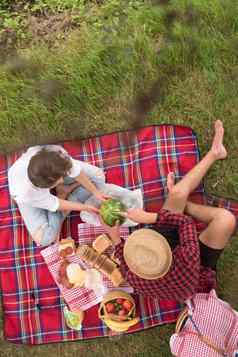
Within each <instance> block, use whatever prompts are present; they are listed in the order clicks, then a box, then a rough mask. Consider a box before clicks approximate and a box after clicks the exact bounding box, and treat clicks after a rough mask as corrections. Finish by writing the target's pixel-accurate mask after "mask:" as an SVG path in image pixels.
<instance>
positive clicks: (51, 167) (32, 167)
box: [27, 149, 72, 188]
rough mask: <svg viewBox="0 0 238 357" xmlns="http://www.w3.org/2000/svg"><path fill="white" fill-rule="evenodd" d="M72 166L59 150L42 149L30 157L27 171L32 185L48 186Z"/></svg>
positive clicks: (65, 173) (66, 172)
mask: <svg viewBox="0 0 238 357" xmlns="http://www.w3.org/2000/svg"><path fill="white" fill-rule="evenodd" d="M71 168H72V163H71V160H70V158H69V157H67V156H65V155H64V154H63V153H62V152H61V151H49V150H47V149H42V150H40V151H39V152H37V153H36V154H35V155H34V156H32V158H31V159H30V162H29V165H28V168H27V173H28V177H29V179H30V181H31V182H32V183H33V185H34V186H36V187H40V188H50V187H52V186H53V185H54V184H55V183H56V181H57V180H59V179H60V178H61V177H65V176H67V174H68V172H69V170H70V169H71Z"/></svg>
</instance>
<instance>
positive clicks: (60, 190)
mask: <svg viewBox="0 0 238 357" xmlns="http://www.w3.org/2000/svg"><path fill="white" fill-rule="evenodd" d="M79 186H80V184H79V183H78V182H73V183H71V184H70V185H65V184H63V183H61V184H59V185H57V186H56V187H55V190H56V194H57V197H58V198H60V199H62V200H66V199H67V197H68V196H69V195H70V193H71V192H73V191H74V190H75V189H76V188H77V187H79Z"/></svg>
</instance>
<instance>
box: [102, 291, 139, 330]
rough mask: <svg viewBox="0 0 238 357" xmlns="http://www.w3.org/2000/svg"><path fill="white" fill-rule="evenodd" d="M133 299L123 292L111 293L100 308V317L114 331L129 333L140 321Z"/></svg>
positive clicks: (105, 297)
mask: <svg viewBox="0 0 238 357" xmlns="http://www.w3.org/2000/svg"><path fill="white" fill-rule="evenodd" d="M135 315H136V306H135V301H134V299H133V297H132V296H131V295H130V294H128V293H126V292H125V291H122V290H113V291H109V292H108V293H107V294H106V295H105V296H104V297H103V300H102V302H101V304H100V307H99V317H100V318H101V319H102V320H103V321H104V322H105V324H106V325H107V326H108V327H109V328H110V329H111V330H113V331H118V332H119V331H120V332H122V331H127V330H128V328H129V327H130V326H133V325H135V324H136V323H137V322H138V321H139V319H138V318H137V317H136V316H135Z"/></svg>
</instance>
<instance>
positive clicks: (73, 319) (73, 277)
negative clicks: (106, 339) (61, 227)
mask: <svg viewBox="0 0 238 357" xmlns="http://www.w3.org/2000/svg"><path fill="white" fill-rule="evenodd" d="M112 245H113V244H112V241H111V240H110V238H109V237H108V236H107V235H106V234H101V235H99V236H98V237H97V238H96V239H95V240H94V241H93V243H92V246H93V247H90V246H88V245H86V244H84V245H80V246H79V247H78V248H77V249H76V247H75V243H74V241H73V239H71V238H67V239H64V240H62V241H61V242H59V247H58V253H59V257H60V260H61V261H60V266H59V271H58V282H59V283H60V284H62V285H63V286H64V287H65V288H66V289H72V288H76V287H84V288H85V287H87V284H86V280H87V274H88V273H87V272H90V271H93V269H89V270H84V269H82V268H81V267H80V265H79V264H78V263H73V262H70V261H69V260H68V258H69V257H71V256H73V255H75V254H76V255H77V256H78V257H80V258H81V259H82V260H83V261H84V262H85V263H86V264H88V265H89V266H91V267H92V268H94V269H96V270H97V271H99V272H102V273H104V274H105V275H106V276H107V277H108V278H109V279H110V280H111V281H112V283H113V285H114V286H116V287H117V286H119V285H120V284H121V283H122V282H124V278H123V276H122V274H121V272H120V270H119V268H118V262H115V261H113V260H112V259H110V258H109V257H108V256H107V255H105V254H102V253H103V252H104V251H105V250H106V249H107V248H109V247H110V246H112ZM94 248H95V249H94ZM96 270H95V271H96ZM90 288H91V287H90ZM99 311H100V313H99V314H100V316H101V318H102V320H103V321H104V322H105V324H106V325H107V326H108V327H109V328H110V329H111V330H113V331H117V332H122V331H126V330H128V328H129V327H130V326H133V325H134V324H136V323H137V322H138V319H137V318H135V303H134V300H133V298H132V297H131V296H130V295H129V294H127V293H125V292H124V291H120V290H118V291H112V292H109V293H107V294H106V295H105V296H104V298H103V302H102V304H101V306H100V309H99ZM64 316H65V320H66V324H67V326H68V327H70V328H72V329H74V330H79V329H81V323H82V320H83V312H82V311H81V310H79V311H77V312H75V311H71V310H69V309H68V308H67V307H65V309H64Z"/></svg>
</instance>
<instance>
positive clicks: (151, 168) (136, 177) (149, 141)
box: [0, 125, 238, 344]
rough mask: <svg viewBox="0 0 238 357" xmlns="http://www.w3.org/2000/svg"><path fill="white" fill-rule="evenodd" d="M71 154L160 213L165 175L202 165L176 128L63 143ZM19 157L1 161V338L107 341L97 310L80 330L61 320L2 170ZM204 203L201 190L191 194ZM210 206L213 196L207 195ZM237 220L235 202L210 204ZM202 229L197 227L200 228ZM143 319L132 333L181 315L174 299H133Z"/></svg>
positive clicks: (186, 131) (193, 145) (185, 133)
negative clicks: (138, 192)
mask: <svg viewBox="0 0 238 357" xmlns="http://www.w3.org/2000/svg"><path fill="white" fill-rule="evenodd" d="M63 146H64V147H65V149H66V150H67V151H68V152H69V154H70V155H72V157H74V158H76V159H79V160H85V161H87V162H89V163H92V164H94V165H97V166H99V167H101V168H103V169H104V170H105V172H106V178H107V182H109V183H114V184H117V185H120V186H124V187H127V188H129V189H136V188H141V189H142V191H143V196H144V203H145V208H146V209H147V210H151V211H152V210H159V208H160V207H161V205H162V203H163V201H164V197H165V196H166V193H167V192H166V176H167V174H168V172H169V171H174V172H175V174H176V177H177V178H178V179H180V178H182V177H183V176H184V175H185V174H186V173H187V172H188V171H189V170H190V169H191V168H192V167H193V166H194V165H195V164H196V163H197V161H198V160H199V151H198V147H197V141H196V135H195V134H194V132H193V131H192V129H191V128H188V127H182V126H173V125H160V126H149V127H145V128H141V129H138V130H136V131H124V132H119V133H113V134H108V135H103V136H99V137H94V138H90V139H87V140H83V141H81V142H65V143H63ZM20 154H21V152H18V153H14V154H12V155H9V156H4V155H2V156H0V195H1V200H0V236H1V237H0V287H1V295H2V307H3V311H4V335H5V338H6V339H8V340H9V341H12V342H15V343H27V344H42V343H49V342H60V341H69V340H76V339H89V338H95V337H102V336H108V335H109V334H110V331H109V330H108V329H107V327H106V326H105V325H104V324H103V322H102V321H100V320H99V319H98V316H97V309H98V307H97V306H94V307H92V308H90V309H89V310H88V311H87V312H86V316H85V319H84V321H83V326H82V330H81V331H73V330H70V329H69V328H68V327H67V326H66V324H65V320H64V315H63V307H64V302H63V300H62V298H61V296H60V291H59V289H58V287H57V285H56V284H55V282H54V280H53V278H52V276H51V274H50V272H49V270H48V268H47V265H46V264H45V262H44V259H43V257H42V255H41V254H40V251H41V249H40V248H38V247H36V246H35V244H33V243H32V241H31V240H30V239H29V235H28V233H27V231H26V229H25V226H24V224H23V221H22V219H21V216H20V214H19V211H18V209H17V207H16V205H15V204H14V202H13V201H12V200H11V199H10V196H9V190H8V181H7V170H8V168H9V167H10V166H11V165H12V164H13V162H14V161H15V160H16V159H17V157H19V155H20ZM193 198H194V199H195V200H196V201H197V202H200V203H202V202H204V203H205V202H206V201H207V197H206V195H205V193H204V189H203V186H200V187H199V188H198V189H197V190H196V192H195V193H194V194H193ZM209 200H210V201H209V202H212V203H213V198H209ZM214 203H215V204H216V205H221V206H224V207H226V208H228V209H230V210H231V211H232V212H233V213H235V214H236V216H238V203H237V202H235V201H228V200H224V199H223V200H219V199H216V200H215V201H214ZM78 223H80V217H79V214H78V213H73V214H71V215H70V216H69V217H68V218H67V219H66V221H65V223H64V225H63V229H62V233H61V238H66V237H68V236H71V237H73V238H74V239H75V240H77V237H78V231H77V225H78ZM201 227H202V225H199V223H198V228H200V229H201ZM135 299H136V306H137V313H138V315H139V316H140V322H139V323H138V324H137V325H135V326H133V327H132V328H130V330H129V333H130V332H135V331H139V330H143V329H147V328H149V327H152V326H157V325H160V324H163V323H169V322H174V321H175V320H176V319H177V316H178V314H179V312H180V310H181V305H180V304H178V303H177V302H176V301H158V300H156V299H151V298H143V297H142V296H135Z"/></svg>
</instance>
